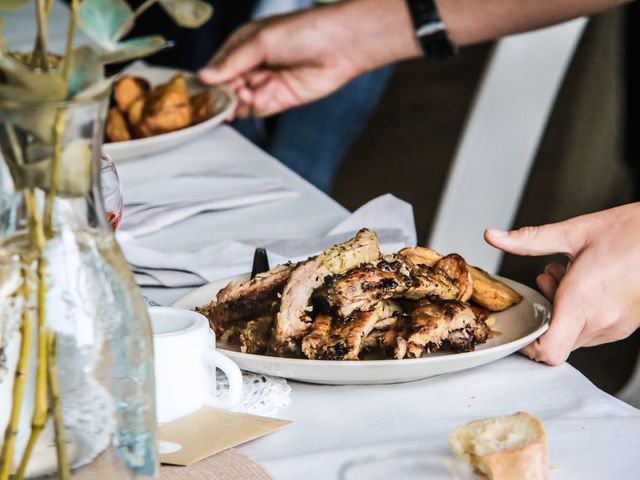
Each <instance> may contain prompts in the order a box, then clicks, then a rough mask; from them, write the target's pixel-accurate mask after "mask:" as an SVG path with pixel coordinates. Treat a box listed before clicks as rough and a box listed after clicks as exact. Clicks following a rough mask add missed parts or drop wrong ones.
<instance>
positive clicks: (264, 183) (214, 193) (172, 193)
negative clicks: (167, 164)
mask: <svg viewBox="0 0 640 480" xmlns="http://www.w3.org/2000/svg"><path fill="white" fill-rule="evenodd" d="M124 195H125V198H124V213H123V220H122V225H121V226H120V232H119V236H121V237H123V238H127V237H140V236H143V235H148V234H150V233H154V232H157V231H158V230H161V229H162V228H165V227H168V226H170V225H173V224H175V223H178V222H180V221H182V220H185V219H187V218H189V217H192V216H194V215H198V214H200V213H203V212H212V211H216V210H228V209H231V208H239V207H245V206H248V205H254V204H257V203H265V202H272V201H275V200H281V199H285V198H292V197H295V196H297V195H298V193H297V192H295V191H293V190H291V188H289V187H288V186H287V185H285V184H284V183H283V182H282V181H281V180H279V179H257V178H251V177H246V176H239V175H231V176H229V175H226V176H225V175H223V176H220V175H219V173H212V174H210V175H207V174H198V175H188V174H186V175H179V176H175V177H173V178H172V179H171V182H170V183H169V182H167V180H166V179H165V178H162V179H159V180H155V181H150V182H145V183H143V184H139V185H135V186H133V187H130V188H127V189H126V190H125V194H124Z"/></svg>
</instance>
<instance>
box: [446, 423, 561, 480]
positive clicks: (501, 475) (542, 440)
mask: <svg viewBox="0 0 640 480" xmlns="http://www.w3.org/2000/svg"><path fill="white" fill-rule="evenodd" d="M449 443H450V445H451V449H452V450H453V451H454V453H455V454H456V455H457V456H459V457H461V458H463V459H465V460H467V461H468V462H470V463H471V465H472V466H473V467H474V468H475V469H476V470H478V471H480V472H482V473H484V474H485V475H487V477H489V478H490V479H491V480H512V479H519V480H545V479H546V478H547V472H548V470H549V460H548V453H547V439H546V435H545V433H544V429H543V428H542V424H541V423H540V420H538V419H537V418H534V417H532V416H531V415H529V414H528V413H524V412H518V413H516V414H514V415H509V416H504V417H495V418H488V419H484V420H475V421H473V422H469V423H466V424H464V425H462V426H460V427H458V428H456V430H455V431H454V432H453V433H452V434H451V436H450V437H449Z"/></svg>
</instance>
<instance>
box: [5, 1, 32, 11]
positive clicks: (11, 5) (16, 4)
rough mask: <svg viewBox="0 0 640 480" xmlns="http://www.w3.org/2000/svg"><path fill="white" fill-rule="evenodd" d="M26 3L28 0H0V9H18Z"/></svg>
mask: <svg viewBox="0 0 640 480" xmlns="http://www.w3.org/2000/svg"><path fill="white" fill-rule="evenodd" d="M27 3H29V0H0V10H18V9H19V8H22V7H24V6H25V5H26V4H27Z"/></svg>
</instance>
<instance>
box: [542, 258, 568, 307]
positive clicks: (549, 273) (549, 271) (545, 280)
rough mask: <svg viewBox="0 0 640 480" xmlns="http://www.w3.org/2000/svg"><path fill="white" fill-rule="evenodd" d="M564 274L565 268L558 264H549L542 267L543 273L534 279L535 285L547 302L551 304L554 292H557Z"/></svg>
mask: <svg viewBox="0 0 640 480" xmlns="http://www.w3.org/2000/svg"><path fill="white" fill-rule="evenodd" d="M565 272H566V269H565V267H563V266H562V265H560V264H558V263H550V264H548V265H547V266H546V267H544V273H541V274H540V275H538V276H537V277H536V283H537V284H538V287H540V290H541V291H542V294H543V295H544V296H545V297H546V298H547V300H549V301H550V302H553V300H554V298H555V296H556V290H558V286H559V285H560V281H561V280H562V278H563V277H564V274H565Z"/></svg>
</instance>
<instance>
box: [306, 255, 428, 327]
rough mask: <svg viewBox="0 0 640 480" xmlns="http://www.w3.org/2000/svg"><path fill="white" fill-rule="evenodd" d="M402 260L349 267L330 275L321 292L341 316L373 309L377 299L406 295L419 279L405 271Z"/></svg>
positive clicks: (378, 300)
mask: <svg viewBox="0 0 640 480" xmlns="http://www.w3.org/2000/svg"><path fill="white" fill-rule="evenodd" d="M402 267H403V265H402V264H401V263H400V262H388V261H386V260H383V261H380V262H378V263H377V264H376V265H373V264H366V265H361V266H359V267H356V268H354V269H352V270H349V271H348V272H347V273H345V274H344V275H340V276H337V277H329V278H327V281H326V282H325V285H324V288H323V289H322V291H320V292H318V294H319V295H320V296H322V295H323V294H324V296H325V298H326V300H327V302H328V304H329V305H331V306H333V307H335V308H336V310H337V313H338V315H339V316H341V317H348V316H349V315H351V313H353V312H354V311H356V310H369V309H371V307H372V306H373V305H375V304H376V303H378V302H380V301H382V300H386V299H388V298H393V297H400V296H402V295H403V294H404V293H405V292H406V291H407V290H408V289H409V288H410V287H412V286H413V285H414V284H415V283H417V282H416V280H414V279H412V278H411V277H410V276H408V275H406V274H404V273H403V272H402Z"/></svg>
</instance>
